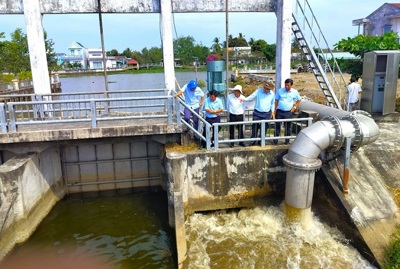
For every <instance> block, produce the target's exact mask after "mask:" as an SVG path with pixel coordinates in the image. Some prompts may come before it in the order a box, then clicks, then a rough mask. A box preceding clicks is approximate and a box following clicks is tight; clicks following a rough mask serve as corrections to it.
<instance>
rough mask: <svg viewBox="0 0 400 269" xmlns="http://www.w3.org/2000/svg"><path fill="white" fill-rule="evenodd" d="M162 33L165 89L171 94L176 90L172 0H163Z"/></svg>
mask: <svg viewBox="0 0 400 269" xmlns="http://www.w3.org/2000/svg"><path fill="white" fill-rule="evenodd" d="M161 32H162V44H163V59H164V77H165V87H166V88H167V90H168V92H170V91H172V90H174V89H175V69H174V46H173V37H172V3H171V0H161Z"/></svg>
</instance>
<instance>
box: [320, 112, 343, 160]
mask: <svg viewBox="0 0 400 269" xmlns="http://www.w3.org/2000/svg"><path fill="white" fill-rule="evenodd" d="M322 120H323V121H329V122H330V123H332V125H333V127H335V138H334V139H333V144H332V145H331V146H330V147H329V148H328V149H327V150H328V151H332V152H336V151H338V150H339V149H340V148H341V147H342V145H343V141H344V137H343V132H342V126H341V125H340V120H339V118H338V117H336V116H327V117H324V118H323V119H322Z"/></svg>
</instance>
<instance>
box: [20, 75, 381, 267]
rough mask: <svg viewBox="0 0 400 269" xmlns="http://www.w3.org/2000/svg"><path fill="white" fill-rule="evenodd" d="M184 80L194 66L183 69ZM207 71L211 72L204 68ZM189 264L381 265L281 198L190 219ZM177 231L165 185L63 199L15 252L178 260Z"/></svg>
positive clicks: (98, 87) (128, 83)
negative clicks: (293, 220)
mask: <svg viewBox="0 0 400 269" xmlns="http://www.w3.org/2000/svg"><path fill="white" fill-rule="evenodd" d="M176 76H177V80H178V81H179V83H180V84H181V86H182V85H183V84H185V83H187V82H188V81H189V80H190V79H193V78H195V75H194V73H177V74H176ZM198 78H199V79H204V80H205V78H206V73H205V72H202V73H199V74H198ZM108 80H109V81H110V82H111V83H109V86H110V90H130V89H151V88H153V89H154V88H162V87H163V84H164V75H163V74H140V75H112V76H109V79H108ZM61 83H62V90H63V92H82V91H83V92H90V91H102V90H104V78H103V77H101V76H88V77H78V78H62V79H61ZM186 227H187V228H186V229H187V231H186V232H187V243H188V259H189V268H193V269H198V268H207V269H208V268H210V269H212V268H220V269H231V268H233V269H236V268H237V269H241V268H246V269H250V268H254V269H264V268H265V269H268V268H271V269H272V268H273V269H275V268H289V269H294V268H324V269H325V268H333V269H336V268H337V269H343V268H346V269H347V268H353V269H361V268H374V267H373V266H371V265H370V264H369V263H368V262H367V261H366V260H365V259H364V258H363V257H362V256H361V255H360V254H359V253H358V252H357V251H356V250H355V249H354V248H353V247H352V246H351V245H350V244H349V242H348V240H347V239H346V238H344V236H343V235H342V234H341V233H340V232H339V231H338V230H337V229H335V228H332V227H329V226H327V225H326V224H324V223H323V222H321V221H320V220H319V219H318V218H317V217H315V216H313V219H312V224H311V228H310V229H309V230H303V229H302V227H301V225H295V224H286V223H285V220H284V214H283V210H282V208H281V207H280V206H265V207H257V208H253V209H241V210H230V211H219V212H212V213H207V214H205V213H204V214H203V213H202V214H199V213H197V214H193V215H192V216H190V217H188V219H187V221H186ZM174 237H175V235H174V232H173V231H172V230H171V229H170V228H169V226H168V212H167V198H166V194H165V193H164V192H163V191H156V192H154V191H152V192H146V193H137V194H131V195H129V196H118V197H104V198H91V199H88V198H86V199H76V198H67V199H64V200H62V201H60V202H59V203H58V204H57V205H56V206H55V207H54V209H53V210H52V211H51V213H50V214H49V216H48V217H46V219H45V220H44V221H43V222H42V223H41V224H40V226H39V228H38V229H37V231H36V232H35V233H34V234H33V236H32V237H31V238H30V239H29V241H28V242H27V243H26V244H24V245H23V246H22V247H20V248H19V249H18V250H17V251H16V252H15V253H13V256H16V257H18V255H25V254H26V253H28V254H29V253H34V252H35V251H36V252H37V251H46V250H54V249H55V250H56V252H57V253H59V254H62V253H64V252H66V251H67V250H71V249H72V250H73V251H76V252H78V253H90V254H91V255H94V256H97V257H103V258H105V259H106V260H107V261H108V262H109V263H111V264H112V265H113V266H114V267H115V268H121V269H125V268H126V269H129V268H154V269H158V268H176V267H177V264H176V253H174V251H175V241H174Z"/></svg>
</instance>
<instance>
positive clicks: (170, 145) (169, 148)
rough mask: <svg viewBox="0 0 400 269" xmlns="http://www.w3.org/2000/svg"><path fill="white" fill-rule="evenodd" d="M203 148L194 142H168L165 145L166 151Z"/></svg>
mask: <svg viewBox="0 0 400 269" xmlns="http://www.w3.org/2000/svg"><path fill="white" fill-rule="evenodd" d="M199 149H201V147H200V145H198V144H196V143H194V142H192V143H189V144H187V145H179V144H178V143H167V144H166V145H165V150H166V151H174V152H180V153H186V152H192V151H197V150H199Z"/></svg>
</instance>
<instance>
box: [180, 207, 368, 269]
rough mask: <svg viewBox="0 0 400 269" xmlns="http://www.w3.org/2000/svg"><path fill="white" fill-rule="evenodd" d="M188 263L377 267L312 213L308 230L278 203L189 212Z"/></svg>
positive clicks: (221, 268)
mask: <svg viewBox="0 0 400 269" xmlns="http://www.w3.org/2000/svg"><path fill="white" fill-rule="evenodd" d="M186 230H187V232H188V257H189V268H193V269H194V268H196V269H199V268H218V269H225V268H227V269H228V268H229V269H234V268H245V269H252V268H254V269H264V268H265V269H267V268H274V269H276V268H289V269H294V268H307V269H308V268H324V269H327V268H340V269H345V268H346V269H347V268H353V269H359V268H375V267H373V266H372V265H371V264H370V263H369V262H368V261H366V260H365V259H364V258H363V257H362V256H361V255H360V254H359V253H358V252H357V250H356V249H354V248H353V247H352V246H351V245H349V244H348V241H347V240H346V238H344V236H343V235H342V234H341V233H340V231H338V230H337V229H335V228H331V227H329V226H327V225H326V224H323V223H322V222H321V221H319V219H318V218H317V217H315V216H313V217H312V223H311V225H310V229H309V230H304V229H303V228H302V227H301V225H299V224H288V223H286V222H285V220H284V214H283V210H282V209H281V208H278V207H257V208H252V209H242V210H240V211H231V212H226V211H219V212H213V213H210V214H193V215H192V216H190V217H189V218H188V220H187V222H186Z"/></svg>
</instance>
